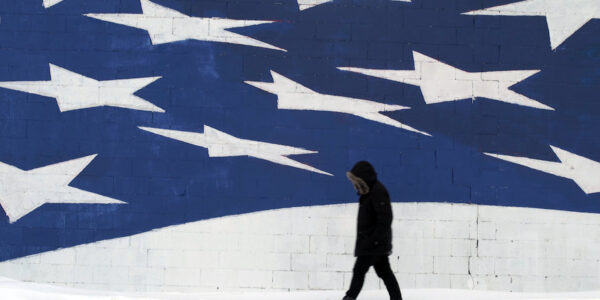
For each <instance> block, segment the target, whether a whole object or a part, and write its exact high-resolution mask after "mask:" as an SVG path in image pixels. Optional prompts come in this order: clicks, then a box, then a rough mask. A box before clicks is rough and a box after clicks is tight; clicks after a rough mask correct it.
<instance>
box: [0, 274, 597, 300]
mask: <svg viewBox="0 0 600 300" xmlns="http://www.w3.org/2000/svg"><path fill="white" fill-rule="evenodd" d="M344 293H345V291H344V290H341V289H340V290H336V291H331V290H329V291H310V292H281V291H280V292H274V291H256V292H244V293H240V292H210V293H177V294H175V293H143V294H142V293H123V292H121V293H116V292H107V291H101V290H89V289H85V290H84V289H76V288H68V287H61V286H55V285H47V284H38V283H31V282H23V281H16V280H11V279H8V278H0V294H1V295H3V297H5V298H6V299H19V300H81V299H87V300H115V299H119V300H133V299H144V300H158V299H162V300H231V299H235V300H339V299H340V297H341V295H344ZM402 295H403V297H404V298H405V299H411V300H431V299H444V300H506V299H530V300H531V299H546V300H548V299H553V300H556V299H587V300H593V299H598V298H600V292H579V293H560V294H551V293H546V294H539V293H538V294H531V293H527V294H524V293H509V292H489V291H466V290H446V289H427V290H416V289H402ZM386 297H387V291H383V290H379V291H363V292H362V293H361V294H360V299H361V300H379V299H385V298H386Z"/></svg>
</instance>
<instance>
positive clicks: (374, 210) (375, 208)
mask: <svg viewBox="0 0 600 300" xmlns="http://www.w3.org/2000/svg"><path fill="white" fill-rule="evenodd" d="M346 175H347V176H348V179H349V180H350V181H351V182H352V184H353V185H354V188H355V189H356V191H357V193H358V194H359V195H360V198H359V202H360V204H359V209H358V220H357V232H356V246H355V248H354V255H355V256H356V257H357V259H356V263H355V265H354V269H353V276H352V282H351V284H350V289H349V290H348V292H346V296H345V297H344V300H354V299H356V297H358V294H359V293H360V290H361V289H362V285H363V283H364V279H365V274H366V273H367V271H368V270H369V268H370V267H371V266H373V267H374V268H375V272H376V273H377V275H378V276H379V277H380V278H381V279H382V280H383V282H384V283H385V285H386V287H387V290H388V292H389V294H390V298H391V299H392V300H400V299H402V296H401V294H400V288H399V286H398V282H397V281H396V278H395V276H394V273H393V272H392V270H391V268H390V264H389V260H388V256H389V255H390V254H391V253H392V220H393V214H392V205H391V201H390V197H389V194H388V192H387V189H386V188H385V186H384V185H383V184H382V183H381V182H379V181H378V180H377V173H376V172H375V169H374V168H373V166H371V164H370V163H368V162H366V161H361V162H358V163H356V165H354V167H353V168H352V170H351V171H350V172H348V173H347V174H346Z"/></svg>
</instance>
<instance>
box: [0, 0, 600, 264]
mask: <svg viewBox="0 0 600 300" xmlns="http://www.w3.org/2000/svg"><path fill="white" fill-rule="evenodd" d="M41 2H42V1H41V0H18V1H17V0H10V1H8V0H7V1H1V2H0V17H1V23H0V81H18V80H28V81H31V80H48V79H49V76H50V75H49V68H48V64H49V63H52V64H55V65H58V66H61V67H63V68H66V69H69V70H71V71H74V72H77V73H80V74H84V75H86V76H88V77H91V78H95V79H98V80H109V79H124V78H134V77H149V76H163V78H162V79H160V80H158V81H156V82H154V83H152V84H151V85H149V86H148V87H146V88H144V89H143V90H141V91H139V92H138V93H137V94H138V95H139V96H141V97H143V98H144V99H146V100H148V101H150V102H152V103H154V104H155V105H157V106H159V107H162V108H164V109H165V110H166V113H164V114H162V113H151V112H144V111H133V110H126V109H119V108H111V107H102V108H91V109H83V110H75V111H69V112H64V113H60V112H59V110H58V106H57V105H56V101H55V100H54V99H52V98H47V97H42V96H37V95H32V94H26V93H22V92H17V91H12V90H7V89H0V161H2V162H4V163H7V164H11V165H14V166H17V167H19V168H21V169H25V170H29V169H32V168H37V167H40V166H45V165H49V164H54V163H58V162H62V161H65V160H70V159H74V158H79V157H83V156H86V155H90V154H95V153H97V154H98V156H97V158H96V159H95V160H94V161H92V163H91V164H90V165H89V166H88V167H87V168H86V169H85V170H84V171H83V172H82V173H81V174H80V175H79V176H78V177H77V178H76V179H75V180H74V181H73V182H72V183H71V186H73V187H77V188H80V189H83V190H86V191H90V192H94V193H98V194H102V195H105V196H109V197H112V198H115V199H119V200H122V201H125V202H127V203H128V205H81V204H77V205H67V204H46V205H44V206H42V207H40V208H38V209H37V210H35V211H33V212H32V213H30V214H28V215H26V216H25V217H23V218H22V219H20V220H19V221H17V222H16V223H14V224H9V223H8V218H7V217H6V216H4V215H3V214H0V215H2V216H0V241H2V243H0V260H2V261H3V260H8V259H12V258H17V257H21V256H24V255H28V254H33V253H38V252H42V251H47V250H52V249H57V248H59V247H69V246H73V245H78V244H82V243H88V242H93V241H97V240H103V239H108V238H114V237H121V236H127V235H132V234H135V233H140V232H145V231H148V230H151V229H154V228H160V227H163V226H168V225H173V224H181V223H185V222H190V221H197V220H203V219H208V218H215V217H222V216H226V215H234V214H241V213H248V212H253V211H260V210H267V209H274V208H285V207H296V206H310V205H324V204H336V203H348V202H354V201H356V196H355V195H354V193H353V190H352V187H351V185H350V184H349V183H348V182H347V181H346V179H345V176H344V172H345V171H346V170H348V169H349V168H350V167H351V166H352V164H353V163H354V162H356V161H358V160H362V159H367V160H370V161H371V162H372V163H373V164H374V165H375V167H376V168H377V169H378V171H379V173H380V177H381V180H382V182H384V183H385V184H386V185H387V187H388V188H389V190H390V193H391V195H392V198H393V200H394V201H398V202H414V201H417V202H454V203H476V204H486V205H500V206H520V207H535V208H546V209H558V210H567V211H578V212H590V213H600V195H599V194H591V195H586V194H585V193H583V191H581V189H580V188H579V187H578V186H577V185H576V184H575V183H574V182H573V181H571V180H569V179H565V178H561V177H556V176H553V175H550V174H546V173H542V172H538V171H535V170H531V169H528V168H525V167H522V166H518V165H515V164H511V163H508V162H504V161H501V160H497V159H494V158H491V157H488V156H485V155H483V154H482V152H492V153H502V154H507V155H515V156H526V157H531V158H537V159H544V160H552V161H558V159H557V157H556V156H555V155H554V154H553V152H552V151H551V149H550V147H549V145H554V146H558V147H560V148H562V149H565V150H568V151H570V152H573V153H577V154H578V155H581V156H584V157H587V158H590V159H593V160H595V161H600V138H599V137H598V128H600V99H598V95H599V94H600V35H599V34H598V33H599V32H600V22H598V21H597V20H594V21H590V22H589V23H588V24H586V25H585V26H583V27H582V28H581V29H580V30H579V31H577V33H576V34H574V35H573V36H572V37H571V38H569V39H568V40H567V41H566V42H565V43H563V44H562V45H561V46H560V47H558V49H557V50H556V51H551V49H550V46H549V45H550V42H549V37H548V29H547V27H546V22H545V20H544V18H541V17H483V16H466V15H461V14H460V13H462V12H466V11H470V10H474V9H481V8H483V7H490V6H494V5H499V4H506V3H509V2H514V1H506V0H493V1H492V0H484V1H481V0H413V3H405V2H391V1H390V2H388V1H382V0H361V1H359V0H354V1H348V0H340V1H335V2H332V3H327V4H324V5H321V6H317V7H315V8H312V9H308V10H305V11H302V12H300V11H298V8H297V4H296V2H294V1H292V0H285V1H274V0H256V1H251V2H250V1H244V0H239V1H238V0H227V1H226V0H223V1H198V0H189V1H188V0H186V1H165V0H160V1H158V0H157V1H156V2H157V3H158V4H160V5H163V6H167V7H171V8H173V9H176V10H178V11H181V12H183V13H185V14H188V15H193V16H203V17H206V16H211V17H227V18H240V19H262V20H279V22H277V23H273V24H264V25H258V26H253V27H249V28H238V29H235V30H233V31H235V32H238V33H241V34H244V35H248V36H251V37H254V38H256V39H258V40H261V41H264V42H267V43H269V44H272V45H275V46H278V47H281V48H285V49H287V50H288V52H280V51H274V50H268V49H263V48H257V47H247V46H240V45H232V44H222V43H213V42H201V41H183V42H176V43H171V44H164V45H157V46H153V45H152V44H151V42H150V39H149V37H148V34H147V33H146V32H145V31H143V30H139V29H135V28H131V27H126V26H121V25H118V24H112V23H107V22H102V21H99V20H95V19H91V18H87V17H84V16H82V15H81V14H83V13H101V12H103V13H117V12H120V13H139V12H141V8H140V4H139V2H138V1H137V0H126V1H125V0H121V1H119V0H96V1H75V0H65V1H64V2H62V3H60V4H58V5H56V6H54V7H51V8H49V9H47V10H46V9H44V8H43V7H42V5H41ZM412 51H418V52H420V53H423V54H425V55H427V56H430V57H434V58H436V59H440V60H441V61H443V62H445V63H448V64H450V65H453V66H455V67H457V68H460V69H463V70H467V71H472V72H483V71H495V70H527V69H539V70H541V72H540V73H538V74H536V75H534V76H533V77H531V78H529V79H527V80H525V81H523V82H521V83H519V84H518V85H516V86H514V87H513V89H514V90H515V91H517V92H519V93H522V94H523V95H526V96H528V97H530V98H534V99H536V100H538V101H540V102H542V103H544V104H547V105H549V106H552V107H554V108H556V111H546V110H539V109H532V108H527V107H522V106H516V105H510V104H506V103H501V102H498V101H492V100H488V99H478V100H476V101H475V102H473V103H472V101H471V100H470V99H467V100H462V101H455V102H448V103H440V104H432V105H426V104H425V102H424V100H423V97H422V95H421V92H420V90H419V88H418V87H414V86H410V85H405V84H401V83H397V82H392V81H387V80H382V79H376V78H372V77H366V76H363V75H360V74H353V73H349V72H342V71H339V70H337V69H336V67H339V66H355V67H363V68H387V69H406V70H409V69H413V60H412ZM270 70H274V71H276V72H278V73H280V74H282V75H284V76H286V77H289V78H291V79H293V80H294V81H297V82H300V83H302V84H303V85H305V86H307V87H310V88H311V89H313V90H315V91H318V92H321V93H325V94H334V95H342V96H350V97H356V98H363V99H369V100H374V101H379V102H385V103H389V104H399V105H404V106H410V107H412V109H410V110H403V111H399V112H393V113H389V114H388V115H389V116H391V117H392V118H396V119H398V120H400V121H401V122H403V123H406V124H408V125H410V126H412V127H414V128H418V129H420V130H424V131H427V132H429V133H432V134H433V137H426V136H422V135H417V134H414V133H410V132H407V131H403V130H400V129H397V128H394V127H390V126H386V125H382V124H378V123H375V122H371V121H367V120H363V119H360V118H357V117H354V116H350V115H342V114H335V113H327V112H313V111H289V110H278V109H277V108H276V96H275V95H272V94H268V93H265V92H263V91H261V90H258V89H256V88H254V87H252V86H249V85H246V84H244V83H243V81H244V80H251V81H271V77H270V73H269V71H270ZM205 124H206V125H209V126H211V127H214V128H216V129H219V130H222V131H224V132H227V133H230V134H232V135H235V136H237V137H241V138H245V139H253V140H259V141H264V142H271V143H276V144H284V145H291V146H296V147H302V148H306V149H311V150H317V151H319V153H318V154H312V155H300V156H293V158H294V159H297V160H298V161H301V162H304V163H307V164H310V165H312V166H315V167H317V168H319V169H322V170H325V171H328V172H331V173H333V174H334V175H335V176H334V177H328V176H323V175H319V174H315V173H310V172H307V171H304V170H300V169H295V168H290V167H286V166H281V165H277V164H273V163H270V162H267V161H263V160H258V159H254V158H249V157H230V158H209V157H208V154H207V151H206V149H203V148H199V147H195V146H192V145H188V144H184V143H181V142H178V141H174V140H169V139H166V138H163V137H160V136H156V135H153V134H151V133H148V132H144V131H141V130H139V129H137V126H148V127H158V128H171V129H178V130H185V131H197V132H201V131H202V127H203V125H205ZM599 180H600V179H599Z"/></svg>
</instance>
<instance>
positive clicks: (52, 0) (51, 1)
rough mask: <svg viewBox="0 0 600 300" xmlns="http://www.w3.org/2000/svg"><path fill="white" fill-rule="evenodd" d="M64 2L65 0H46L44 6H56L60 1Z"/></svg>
mask: <svg viewBox="0 0 600 300" xmlns="http://www.w3.org/2000/svg"><path fill="white" fill-rule="evenodd" d="M61 2H63V0H44V2H43V3H44V8H49V7H51V6H54V5H56V4H58V3H61Z"/></svg>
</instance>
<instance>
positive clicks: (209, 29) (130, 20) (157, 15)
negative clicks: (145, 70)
mask: <svg viewBox="0 0 600 300" xmlns="http://www.w3.org/2000/svg"><path fill="white" fill-rule="evenodd" d="M141 4H142V14H96V13H90V14H85V16H88V17H91V18H94V19H98V20H101V21H105V22H111V23H116V24H121V25H125V26H129V27H135V28H139V29H142V30H146V31H147V32H148V35H149V36H150V40H151V41H152V44H153V45H159V44H165V43H172V42H177V41H184V40H188V39H192V40H199V41H209V42H221V43H230V44H239V45H245V46H251V47H261V48H266V49H273V50H279V51H284V52H285V51H286V50H285V49H282V48H279V47H276V46H273V45H270V44H267V43H265V42H262V41H259V40H256V39H253V38H251V37H248V36H244V35H241V34H237V33H234V32H231V31H229V30H228V29H231V28H236V27H246V26H253V25H260V24H267V23H273V21H257V20H236V19H221V18H200V17H190V16H187V15H185V14H182V13H180V12H178V11H176V10H174V9H170V8H167V7H164V6H161V5H158V4H156V3H154V2H152V1H149V0H141Z"/></svg>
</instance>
